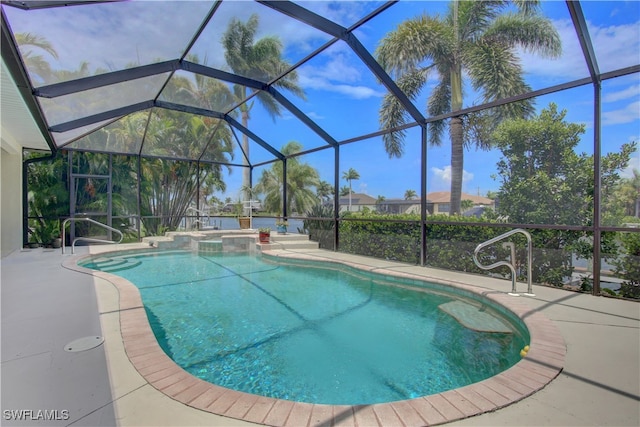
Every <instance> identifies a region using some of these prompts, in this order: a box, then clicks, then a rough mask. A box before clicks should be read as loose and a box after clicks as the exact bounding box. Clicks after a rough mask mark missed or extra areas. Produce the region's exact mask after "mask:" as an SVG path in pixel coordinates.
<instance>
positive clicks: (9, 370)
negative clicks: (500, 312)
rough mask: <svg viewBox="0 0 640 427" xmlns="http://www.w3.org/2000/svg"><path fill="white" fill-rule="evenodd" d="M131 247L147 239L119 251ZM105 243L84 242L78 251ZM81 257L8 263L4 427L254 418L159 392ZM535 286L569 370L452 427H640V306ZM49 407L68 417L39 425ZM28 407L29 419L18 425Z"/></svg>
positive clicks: (102, 284) (499, 284)
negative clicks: (91, 340)
mask: <svg viewBox="0 0 640 427" xmlns="http://www.w3.org/2000/svg"><path fill="white" fill-rule="evenodd" d="M131 247H145V245H120V248H119V249H125V248H131ZM146 248H147V249H148V245H146ZM106 249H107V248H106V247H93V248H91V249H89V248H86V247H85V248H77V252H79V253H85V254H86V253H88V252H89V250H91V252H92V253H95V252H101V251H104V250H106ZM108 249H113V248H111V247H109V248H108ZM299 252H300V253H305V254H307V255H308V254H310V255H313V256H316V257H325V258H328V259H341V260H345V259H349V260H350V261H351V262H354V263H360V264H366V265H370V266H376V267H386V268H394V269H397V270H398V271H403V272H407V273H411V274H420V275H423V276H429V277H434V278H439V279H442V280H455V281H466V282H469V280H471V281H472V282H473V284H474V285H475V286H478V287H481V288H485V289H486V290H487V291H488V292H490V291H496V290H497V291H500V292H506V291H508V290H509V288H510V282H509V281H504V280H495V279H489V278H485V277H481V276H470V275H463V274H457V273H451V272H446V271H441V270H435V269H427V268H422V267H415V266H407V265H400V264H393V263H387V262H385V261H380V260H374V259H370V258H365V257H352V256H347V255H345V254H341V253H333V252H326V251H319V250H307V251H299ZM274 253H276V254H277V252H275V251H274ZM70 257H71V256H70V255H64V256H61V254H60V251H59V250H58V251H52V250H43V249H37V250H30V251H23V252H17V253H14V254H11V255H10V256H8V257H6V258H4V259H2V263H1V292H2V293H1V297H2V339H1V344H2V371H1V374H2V377H1V378H2V398H1V401H2V416H3V418H2V425H55V426H58V425H60V426H61V425H77V426H85V425H87V426H89V425H96V426H97V425H100V426H111V425H119V426H186V425H203V426H214V425H219V426H235V425H252V424H250V423H248V422H245V421H239V420H236V419H233V418H228V417H222V416H219V415H215V414H211V413H208V412H204V411H201V410H198V409H194V408H191V407H189V406H187V405H184V404H182V403H180V402H178V401H176V400H173V399H171V398H169V397H167V396H166V395H165V394H163V393H161V392H160V391H158V390H157V389H156V388H154V387H153V386H152V385H151V384H150V383H149V382H148V381H147V379H145V377H143V376H141V375H140V374H139V373H138V371H137V370H136V369H135V368H134V366H133V365H132V363H131V360H130V357H134V356H131V355H129V356H128V355H127V353H126V352H125V345H124V343H123V339H122V334H125V335H126V332H121V322H122V320H121V313H123V311H122V306H121V301H122V297H123V295H120V294H119V290H118V288H116V287H115V286H114V285H113V284H112V283H111V282H109V281H108V280H106V279H104V278H100V277H93V276H91V275H87V274H81V273H78V272H75V271H71V270H68V269H65V268H63V267H62V262H63V260H67V261H68V260H69V259H70ZM534 290H535V293H536V297H526V298H525V297H520V298H519V299H520V302H522V303H523V304H525V305H527V306H528V307H530V310H531V312H535V313H542V314H543V315H544V316H545V317H546V318H548V319H550V320H551V321H552V322H553V324H554V325H555V327H557V329H558V330H559V331H560V333H561V334H562V336H563V337H564V341H565V344H566V358H565V361H564V370H563V371H562V372H561V373H560V375H559V376H558V377H557V378H555V379H554V380H553V381H551V383H550V384H548V385H547V386H546V387H545V388H543V389H542V390H540V391H538V392H537V393H535V394H533V395H531V396H529V397H526V398H525V399H523V400H521V401H519V402H517V403H514V404H511V405H509V406H507V407H504V408H502V409H499V410H497V411H495V412H490V413H485V414H482V415H478V416H474V417H471V418H466V419H461V420H458V421H454V422H452V423H449V424H447V425H459V426H480V425H484V426H499V425H503V426H511V425H514V426H515V425H518V426H545V425H546V426H568V425H572V426H605V425H610V426H638V425H640V304H639V303H636V302H631V301H621V300H614V299H610V298H603V297H592V296H590V295H584V294H577V293H571V292H567V291H562V290H559V289H553V288H546V287H541V286H535V288H534ZM94 335H101V336H104V337H105V343H104V345H101V346H98V347H96V348H93V349H91V350H87V351H82V352H77V353H72V352H67V351H65V346H66V345H67V344H68V343H69V342H71V341H72V340H74V339H77V338H80V337H85V336H94ZM38 410H43V411H44V410H47V411H50V412H49V413H48V414H40V415H42V416H49V417H52V416H53V417H54V418H58V419H54V420H49V421H45V420H42V419H39V420H38V419H36V420H34V419H33V418H34V416H36V417H37V416H38V415H39V414H38V413H37V411H38ZM21 411H22V412H21ZM25 411H31V412H25ZM51 411H57V412H51ZM19 413H21V414H22V416H23V417H25V416H27V417H29V418H30V419H28V420H23V421H19V420H16V418H17V416H18V414H19ZM294 415H295V414H289V415H288V417H289V419H287V420H286V421H287V423H288V424H290V425H302V424H307V423H311V422H312V421H311V420H309V419H307V420H306V421H298V420H296V419H295V416H294ZM373 415H374V416H376V417H378V419H377V420H376V424H382V425H396V424H394V423H393V422H389V423H385V422H384V420H383V419H381V417H382V416H384V415H385V414H379V413H375V412H374V413H373ZM386 415H393V414H386ZM390 419H393V418H390ZM395 419H397V418H395ZM416 421H418V423H419V420H416ZM424 424H427V422H426V421H425V423H424ZM358 425H368V424H367V422H366V421H365V422H362V423H361V422H358ZM398 425H400V424H399V423H398Z"/></svg>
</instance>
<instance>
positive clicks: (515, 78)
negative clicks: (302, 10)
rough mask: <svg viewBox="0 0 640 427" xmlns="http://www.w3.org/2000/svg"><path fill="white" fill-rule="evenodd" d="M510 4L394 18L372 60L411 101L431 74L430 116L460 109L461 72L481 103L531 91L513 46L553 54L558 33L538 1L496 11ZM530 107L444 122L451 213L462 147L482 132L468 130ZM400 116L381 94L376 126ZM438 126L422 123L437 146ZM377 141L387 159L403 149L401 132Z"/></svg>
mask: <svg viewBox="0 0 640 427" xmlns="http://www.w3.org/2000/svg"><path fill="white" fill-rule="evenodd" d="M509 3H510V2H508V1H473V0H471V1H469V0H464V1H463V0H454V1H453V2H451V4H450V6H449V10H448V12H447V14H445V15H444V16H435V17H431V16H427V15H421V16H418V17H416V18H414V19H411V20H408V21H405V22H403V23H401V24H400V25H399V26H398V28H397V29H395V30H394V31H392V32H390V33H389V34H387V35H386V36H385V38H384V39H383V40H382V41H381V43H380V45H379V46H378V48H377V50H376V55H377V58H378V60H379V61H380V63H381V65H382V66H383V67H384V68H385V69H386V70H388V71H389V72H390V73H391V75H392V76H394V77H395V78H396V80H397V83H398V86H399V87H400V88H401V89H402V90H403V91H404V92H405V93H406V94H407V96H409V97H410V98H411V99H415V98H416V97H417V95H418V94H419V92H420V90H421V89H422V88H423V87H424V86H425V85H426V83H427V79H428V76H429V74H430V72H431V71H437V73H438V76H439V79H440V81H439V82H438V84H437V85H436V86H435V88H434V90H433V92H432V93H431V96H430V97H429V100H428V106H427V112H428V114H429V115H430V116H437V115H440V114H445V113H448V112H452V111H457V110H460V109H461V108H462V106H463V99H462V98H463V94H464V90H463V80H462V79H463V76H468V78H469V81H470V84H471V86H472V87H473V88H474V89H475V90H478V91H480V92H481V94H482V96H483V102H491V101H494V100H498V99H504V98H507V97H509V96H513V95H518V94H522V93H526V92H528V91H529V90H530V88H529V85H528V84H527V83H526V82H525V81H524V79H523V77H522V75H523V71H522V67H521V65H520V63H519V60H518V57H517V56H516V48H518V47H520V48H523V49H525V50H528V51H532V52H537V53H539V54H541V55H543V56H547V57H558V56H559V55H560V53H561V45H560V36H559V35H558V33H557V31H556V30H555V28H554V27H553V26H552V24H551V22H550V21H549V20H548V19H546V18H545V17H543V16H541V15H539V14H538V9H539V3H540V2H539V1H537V0H536V1H521V0H518V1H514V2H513V3H514V4H515V5H516V6H517V8H518V13H512V12H510V13H503V14H501V12H502V11H503V9H505V8H507V7H508V6H509ZM533 111H534V109H533V103H532V101H530V100H527V101H521V102H516V103H511V104H508V105H505V106H502V107H499V108H495V109H493V110H491V111H487V110H485V111H484V112H483V113H481V114H476V115H469V116H467V117H463V116H454V117H452V118H451V119H450V120H449V134H450V139H451V172H452V177H451V209H450V212H451V214H458V213H460V199H461V195H462V172H463V167H464V162H463V155H464V144H465V143H467V144H468V143H470V142H471V141H470V139H471V138H472V137H476V138H477V137H478V136H482V133H481V135H478V134H477V133H474V132H472V129H471V127H472V126H474V125H479V126H482V125H483V124H484V125H485V126H486V125H488V126H489V127H491V126H494V125H495V123H497V122H498V121H499V120H501V119H503V118H505V117H526V116H528V115H530V114H532V113H533ZM406 118H407V116H406V113H405V112H404V109H403V108H402V107H401V105H400V103H399V102H398V100H397V99H396V98H395V97H393V96H392V95H391V94H387V95H386V96H385V99H384V101H383V104H382V107H381V109H380V114H379V120H380V123H381V126H382V128H383V129H392V128H395V127H397V126H400V125H402V124H404V123H405V121H406ZM465 121H466V122H467V123H465ZM465 125H466V129H465ZM444 127H445V122H444V121H438V122H432V123H429V135H430V143H431V144H433V145H439V144H440V142H441V138H442V133H443V131H444ZM485 132H486V129H485ZM485 135H488V132H486V133H485ZM383 140H384V143H385V148H386V151H387V153H388V154H389V156H390V157H394V156H395V157H400V156H401V155H402V154H403V149H404V147H403V144H404V132H392V133H388V134H385V135H384V136H383ZM486 142H487V141H483V140H482V138H480V140H478V139H476V141H475V143H476V144H478V146H480V148H485V147H486Z"/></svg>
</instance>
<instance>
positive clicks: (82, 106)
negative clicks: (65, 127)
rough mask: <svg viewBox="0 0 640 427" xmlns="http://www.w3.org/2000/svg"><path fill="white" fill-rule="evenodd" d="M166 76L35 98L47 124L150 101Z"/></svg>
mask: <svg viewBox="0 0 640 427" xmlns="http://www.w3.org/2000/svg"><path fill="white" fill-rule="evenodd" d="M168 77H169V73H163V74H158V75H154V76H149V77H144V78H140V79H135V80H130V81H125V82H121V83H117V84H113V85H108V86H103V87H98V88H95V89H89V90H85V91H81V92H75V93H72V94H69V95H63V96H58V97H55V98H39V100H40V105H41V106H42V109H43V110H44V113H45V115H46V116H47V118H48V121H49V124H50V125H52V126H53V125H56V124H59V123H65V122H69V121H72V120H76V119H79V118H81V117H85V116H92V115H94V114H98V113H103V112H105V111H111V110H114V109H116V108H120V107H125V106H127V105H130V104H137V103H139V102H142V101H148V100H153V99H154V98H155V97H156V95H157V94H158V92H160V90H161V89H162V86H163V85H164V83H165V82H166V81H167V78H168Z"/></svg>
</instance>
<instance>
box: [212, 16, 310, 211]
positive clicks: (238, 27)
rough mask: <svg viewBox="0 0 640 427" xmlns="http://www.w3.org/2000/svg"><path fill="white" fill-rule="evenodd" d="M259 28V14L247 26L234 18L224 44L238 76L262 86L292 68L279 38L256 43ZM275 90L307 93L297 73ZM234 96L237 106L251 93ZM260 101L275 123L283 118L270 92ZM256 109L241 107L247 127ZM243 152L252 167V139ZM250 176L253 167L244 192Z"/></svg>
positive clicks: (241, 90)
mask: <svg viewBox="0 0 640 427" xmlns="http://www.w3.org/2000/svg"><path fill="white" fill-rule="evenodd" d="M258 25H259V19H258V15H256V14H253V15H251V17H250V18H249V19H248V20H247V22H246V23H245V22H242V21H240V20H239V19H236V18H233V19H232V20H231V22H229V26H228V27H227V30H226V31H225V33H224V34H223V36H222V44H223V46H224V49H225V53H224V57H225V59H226V61H227V64H228V65H229V67H230V68H231V70H232V71H233V72H234V73H236V74H239V75H241V76H244V77H249V78H252V79H256V80H259V81H261V82H269V81H272V80H273V79H274V78H276V77H279V76H281V75H283V74H284V73H285V72H286V71H287V70H288V69H289V68H290V67H291V65H290V64H289V63H288V62H287V61H286V60H285V59H283V58H282V51H283V46H282V43H281V42H280V40H279V39H278V38H277V37H275V36H270V37H263V38H261V39H260V40H258V41H255V42H254V39H255V35H256V32H257V31H258ZM274 86H276V87H280V88H283V89H287V90H289V91H290V92H292V93H293V94H295V95H297V96H299V97H301V98H304V91H303V90H302V88H301V87H300V86H298V75H297V74H296V72H295V71H292V72H289V73H287V74H286V75H284V76H283V77H281V78H279V79H278V80H277V81H276V82H275V83H274ZM233 92H234V95H235V98H236V102H242V101H244V100H245V99H246V98H247V96H248V95H249V89H248V88H247V87H246V86H241V85H238V84H236V85H234V87H233ZM256 97H257V99H258V101H259V102H260V103H261V104H262V105H263V106H264V108H265V109H266V111H267V112H268V113H269V114H270V115H271V117H272V118H273V119H275V118H276V117H278V116H280V115H281V106H280V104H279V103H278V102H277V101H276V100H275V99H274V98H273V97H272V96H271V95H269V94H268V93H267V92H265V91H258V93H257V95H256ZM253 105H254V102H253V101H251V102H245V103H243V104H242V105H241V106H240V112H241V114H242V119H241V120H242V125H243V126H244V127H248V125H249V119H250V117H251V116H250V113H251V109H252V108H253ZM242 150H243V151H244V164H245V165H246V166H248V165H249V137H248V136H247V135H244V134H243V136H242ZM250 175H251V171H250V169H249V167H245V168H244V171H243V174H242V186H243V188H249V187H250V185H249V182H250ZM245 198H246V195H245Z"/></svg>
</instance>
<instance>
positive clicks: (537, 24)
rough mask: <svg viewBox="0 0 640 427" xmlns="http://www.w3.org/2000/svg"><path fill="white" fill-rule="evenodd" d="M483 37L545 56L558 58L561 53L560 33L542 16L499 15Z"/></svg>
mask: <svg viewBox="0 0 640 427" xmlns="http://www.w3.org/2000/svg"><path fill="white" fill-rule="evenodd" d="M483 39H484V40H486V41H492V42H499V43H500V44H501V45H502V46H503V47H507V48H513V47H516V46H520V47H521V48H523V49H524V50H525V51H528V52H532V53H536V54H539V55H541V56H543V57H547V58H558V57H560V55H561V54H562V42H561V40H560V34H558V31H557V30H556V29H555V28H554V26H553V24H552V23H551V22H550V21H549V20H548V19H547V18H545V17H543V16H525V15H521V14H505V15H501V16H500V17H498V18H496V20H495V21H494V23H493V25H491V27H489V28H487V31H486V32H485V34H484V37H483Z"/></svg>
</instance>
